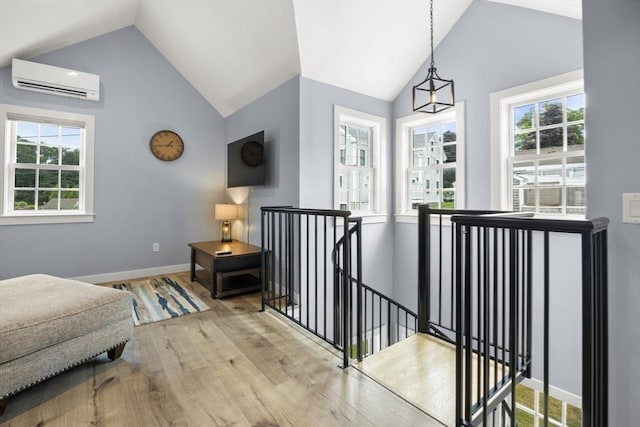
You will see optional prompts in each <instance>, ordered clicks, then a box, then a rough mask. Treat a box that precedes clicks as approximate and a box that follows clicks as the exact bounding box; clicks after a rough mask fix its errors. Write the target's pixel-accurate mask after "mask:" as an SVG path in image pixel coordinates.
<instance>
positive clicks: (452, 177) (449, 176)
mask: <svg viewBox="0 0 640 427" xmlns="http://www.w3.org/2000/svg"><path fill="white" fill-rule="evenodd" d="M455 187H456V170H455V169H454V168H447V169H443V170H442V188H455Z"/></svg>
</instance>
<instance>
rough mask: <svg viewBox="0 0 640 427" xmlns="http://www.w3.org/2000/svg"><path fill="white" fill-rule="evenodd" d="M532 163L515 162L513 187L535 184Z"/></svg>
mask: <svg viewBox="0 0 640 427" xmlns="http://www.w3.org/2000/svg"><path fill="white" fill-rule="evenodd" d="M533 166H534V165H533V161H530V162H516V163H514V164H513V185H514V186H521V185H534V184H535V178H536V176H535V170H534V167H533Z"/></svg>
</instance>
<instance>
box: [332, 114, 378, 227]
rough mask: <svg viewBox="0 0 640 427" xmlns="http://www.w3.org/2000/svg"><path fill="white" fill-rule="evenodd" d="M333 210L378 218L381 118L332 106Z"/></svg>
mask: <svg viewBox="0 0 640 427" xmlns="http://www.w3.org/2000/svg"><path fill="white" fill-rule="evenodd" d="M334 112H335V123H336V133H335V143H334V145H335V184H334V207H335V209H340V210H349V211H351V212H353V213H356V214H358V215H365V216H366V215H375V214H382V213H383V212H382V211H383V207H384V201H383V199H384V192H383V186H384V185H383V182H382V179H381V177H382V169H383V168H384V166H383V162H382V161H381V157H382V153H383V149H382V146H383V144H384V134H385V120H384V118H382V117H378V116H374V115H371V114H367V113H362V112H359V111H355V110H349V109H347V108H344V107H340V106H335V108H334Z"/></svg>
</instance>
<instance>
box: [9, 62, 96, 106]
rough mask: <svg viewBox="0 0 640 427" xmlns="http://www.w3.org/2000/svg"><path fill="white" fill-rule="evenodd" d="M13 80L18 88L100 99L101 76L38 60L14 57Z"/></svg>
mask: <svg viewBox="0 0 640 427" xmlns="http://www.w3.org/2000/svg"><path fill="white" fill-rule="evenodd" d="M11 80H12V82H13V86H14V87H16V88H18V89H25V90H32V91H34V92H41V93H48V94H51V95H61V96H70V97H73V98H81V99H89V100H91V101H99V100H100V76H98V75H97V74H89V73H83V72H82V71H75V70H68V69H66V68H60V67H54V66H52V65H46V64H38V63H37V62H29V61H23V60H21V59H15V58H14V59H13V62H12V66H11Z"/></svg>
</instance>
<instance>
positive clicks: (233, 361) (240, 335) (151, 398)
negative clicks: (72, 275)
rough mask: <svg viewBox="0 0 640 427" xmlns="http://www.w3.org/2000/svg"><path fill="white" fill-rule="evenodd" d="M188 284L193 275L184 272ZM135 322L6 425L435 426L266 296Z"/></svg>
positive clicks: (31, 397)
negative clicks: (267, 306) (345, 363)
mask: <svg viewBox="0 0 640 427" xmlns="http://www.w3.org/2000/svg"><path fill="white" fill-rule="evenodd" d="M177 276H178V277H179V278H180V279H182V280H183V281H188V280H189V279H188V274H187V273H182V274H178V275H177ZM197 289H198V290H199V291H198V293H199V294H200V295H201V296H202V297H203V299H206V301H207V302H208V303H209V305H210V306H211V310H209V311H206V312H204V313H198V314H193V315H189V316H185V317H181V318H178V319H171V320H167V321H163V322H157V323H152V324H147V325H142V326H138V327H136V328H135V338H134V340H133V341H132V342H130V343H128V344H127V347H126V348H125V351H124V354H123V355H122V358H121V359H119V360H117V361H115V362H108V359H107V358H106V357H105V356H104V355H103V356H100V357H98V358H97V359H96V361H95V362H90V363H86V364H84V365H82V366H79V367H76V368H74V369H72V370H70V371H67V372H65V373H62V374H60V375H58V376H56V377H54V378H51V379H49V380H47V381H45V382H44V383H41V384H38V385H36V386H34V387H31V388H30V389H27V390H25V391H23V392H21V393H18V394H17V395H15V396H12V397H11V398H9V402H8V405H7V409H6V412H5V414H4V415H3V416H2V417H0V425H2V426H36V425H37V426H88V425H97V426H136V427H138V426H168V425H171V426H174V425H175V426H186V425H189V426H339V425H354V426H435V425H441V424H439V423H437V422H436V421H434V419H432V418H430V417H429V416H427V415H425V414H424V412H421V411H420V410H418V409H417V408H416V407H414V406H412V405H411V404H409V403H407V402H406V401H405V400H403V399H402V398H400V397H398V396H396V395H394V394H393V393H391V392H390V391H388V390H386V389H385V388H383V387H382V386H380V385H379V384H378V383H377V382H375V381H374V380H372V379H371V378H369V377H367V376H365V375H363V374H362V373H360V372H358V371H357V370H356V369H353V368H350V369H346V370H342V369H340V368H338V367H337V366H338V364H339V363H340V358H339V357H338V356H337V353H335V351H333V349H331V347H330V346H326V345H320V344H319V343H317V339H315V338H314V337H312V336H310V335H308V334H303V333H301V332H300V330H299V329H298V328H297V327H295V326H292V325H290V324H289V323H287V322H286V321H285V320H281V318H280V317H279V316H278V315H277V314H272V313H270V312H268V311H267V312H265V313H260V312H259V311H258V309H259V296H258V295H256V294H254V295H251V296H241V297H235V298H230V299H225V300H212V299H210V298H208V293H207V291H206V290H205V289H204V288H202V287H199V285H198V287H197Z"/></svg>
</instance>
